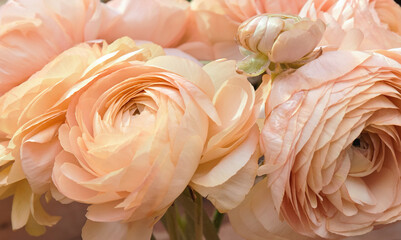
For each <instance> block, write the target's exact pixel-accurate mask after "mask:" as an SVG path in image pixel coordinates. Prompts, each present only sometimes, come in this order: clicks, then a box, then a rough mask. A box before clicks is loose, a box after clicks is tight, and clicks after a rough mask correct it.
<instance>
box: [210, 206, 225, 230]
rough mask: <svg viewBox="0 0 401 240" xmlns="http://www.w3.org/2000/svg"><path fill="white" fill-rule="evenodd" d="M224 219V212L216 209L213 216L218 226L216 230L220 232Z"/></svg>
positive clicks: (214, 223) (214, 222)
mask: <svg viewBox="0 0 401 240" xmlns="http://www.w3.org/2000/svg"><path fill="white" fill-rule="evenodd" d="M223 219H224V214H223V213H220V212H219V211H217V210H216V211H215V212H214V214H213V218H212V221H213V225H214V227H215V228H216V232H219V230H220V227H221V224H222V223H223Z"/></svg>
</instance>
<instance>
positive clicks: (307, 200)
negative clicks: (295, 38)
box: [230, 50, 401, 239]
mask: <svg viewBox="0 0 401 240" xmlns="http://www.w3.org/2000/svg"><path fill="white" fill-rule="evenodd" d="M400 76H401V52H400V51H398V50H389V51H386V50H380V51H377V52H357V51H333V52H327V53H324V54H323V55H322V56H321V57H319V58H317V59H316V60H314V61H312V62H310V63H308V64H306V65H304V66H303V67H301V68H299V69H298V70H296V71H293V72H284V73H282V74H280V75H279V76H278V77H276V79H275V80H274V82H273V84H272V87H271V92H270V95H269V98H268V100H267V102H266V108H265V109H266V120H265V124H264V128H263V130H262V135H261V146H262V151H263V153H264V156H265V162H264V164H263V165H262V166H261V167H260V168H259V169H258V174H259V175H267V176H266V178H265V179H264V180H262V181H260V182H259V183H258V184H257V185H256V186H255V187H254V189H253V190H252V191H251V193H250V194H249V195H248V196H247V199H246V200H245V201H244V203H243V204H242V205H241V206H240V207H239V208H237V209H236V210H234V211H233V212H232V213H231V214H230V218H231V220H232V223H233V225H234V227H235V228H236V229H237V230H238V232H239V233H240V234H241V232H244V233H246V232H249V233H250V234H254V235H255V236H263V234H272V235H274V236H281V237H289V235H287V234H294V233H291V229H290V228H289V226H291V228H292V229H293V230H295V231H296V232H298V233H300V234H302V235H305V236H309V237H322V238H339V237H344V236H355V235H361V234H364V233H367V232H369V231H371V230H372V229H374V227H375V226H379V225H385V224H389V223H392V222H395V221H398V220H400V219H401V181H400V176H401V172H400V168H399V165H400V156H401V152H400V149H401V140H400V139H401V138H400V131H401V110H400V109H401V104H400V103H401V101H400V98H401V84H400V83H401V81H400V80H401V79H400ZM271 216H275V218H274V220H271V219H269V218H271ZM280 219H283V220H285V222H281V221H280ZM241 223H245V225H241ZM251 223H254V224H251ZM251 225H252V226H251ZM251 227H252V228H251ZM290 236H294V235H290ZM255 239H257V238H255ZM291 239H292V238H291ZM296 239H298V238H296Z"/></svg>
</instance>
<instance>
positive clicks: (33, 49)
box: [0, 0, 112, 96]
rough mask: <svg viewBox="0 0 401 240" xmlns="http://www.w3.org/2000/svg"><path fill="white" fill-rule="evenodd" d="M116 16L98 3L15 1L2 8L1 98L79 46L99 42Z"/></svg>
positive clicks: (82, 0)
mask: <svg viewBox="0 0 401 240" xmlns="http://www.w3.org/2000/svg"><path fill="white" fill-rule="evenodd" d="M111 17H112V14H111V11H108V10H107V9H106V8H105V6H104V4H102V3H101V2H100V1H98V0H71V1H62V0H54V1H45V0H39V1H26V0H11V1H8V2H7V3H6V4H4V5H2V6H1V7H0V28H1V31H0V46H1V47H0V86H1V87H0V96H1V95H2V94H4V93H5V92H7V91H8V90H10V89H11V88H13V87H15V86H17V85H18V84H20V83H22V82H23V81H25V80H27V79H28V78H29V77H30V76H31V75H32V74H33V73H35V72H36V71H38V70H40V69H41V68H42V67H43V66H44V65H45V64H47V63H48V62H49V61H50V60H52V59H53V58H54V57H55V56H57V55H58V54H60V53H61V52H63V51H64V50H67V49H68V48H70V47H72V46H74V45H75V44H77V43H80V42H84V41H87V40H93V39H97V38H98V36H99V30H100V29H103V28H105V29H107V26H108V25H109V22H110V21H111V20H110V19H111Z"/></svg>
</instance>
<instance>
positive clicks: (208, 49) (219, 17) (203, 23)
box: [180, 0, 306, 60]
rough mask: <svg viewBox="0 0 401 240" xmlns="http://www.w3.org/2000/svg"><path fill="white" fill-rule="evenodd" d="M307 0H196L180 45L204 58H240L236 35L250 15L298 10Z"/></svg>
mask: <svg viewBox="0 0 401 240" xmlns="http://www.w3.org/2000/svg"><path fill="white" fill-rule="evenodd" d="M305 2H306V0H297V1H294V0H193V1H192V2H191V16H190V21H191V24H189V25H188V29H187V33H186V35H185V37H184V39H183V44H182V45H181V46H180V49H181V50H183V51H185V52H187V53H189V54H191V55H193V56H195V57H197V58H198V59H201V60H213V59H218V58H229V59H237V60H239V59H241V58H242V57H241V54H240V53H239V51H238V46H237V45H236V42H235V35H236V32H237V29H238V26H239V25H240V24H241V23H242V22H243V21H245V20H247V19H248V18H251V17H253V16H255V15H259V14H263V13H285V14H298V12H299V11H300V10H301V8H302V6H303V4H304V3H305Z"/></svg>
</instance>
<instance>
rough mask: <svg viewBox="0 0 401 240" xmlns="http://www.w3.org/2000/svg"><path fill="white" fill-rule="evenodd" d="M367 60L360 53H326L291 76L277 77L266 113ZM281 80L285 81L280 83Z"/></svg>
mask: <svg viewBox="0 0 401 240" xmlns="http://www.w3.org/2000/svg"><path fill="white" fill-rule="evenodd" d="M368 58H369V55H368V54H366V53H362V52H341V51H338V52H327V53H324V54H323V55H322V56H320V57H319V58H317V59H316V60H314V61H312V62H310V63H308V64H306V65H304V66H303V67H301V68H299V69H298V70H297V71H296V72H294V73H293V74H290V75H288V76H287V75H286V74H282V75H279V76H278V77H277V78H276V79H277V81H274V83H273V87H274V88H275V91H272V92H271V96H270V98H269V101H268V103H267V106H266V111H267V112H270V111H271V109H273V108H274V107H275V106H277V105H278V104H280V103H282V102H283V101H286V100H287V99H288V98H289V97H290V96H291V95H292V94H294V92H295V91H297V90H299V89H311V88H314V87H317V86H319V85H320V84H322V83H324V82H327V81H330V80H333V79H336V78H338V77H341V76H343V75H345V74H346V73H348V72H350V71H351V70H352V69H354V68H355V67H356V66H358V65H359V64H361V63H362V62H363V61H365V60H366V59H368ZM281 78H285V80H284V81H280V80H281Z"/></svg>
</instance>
